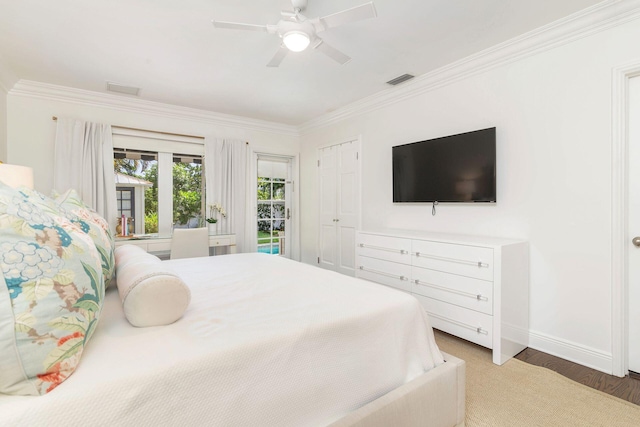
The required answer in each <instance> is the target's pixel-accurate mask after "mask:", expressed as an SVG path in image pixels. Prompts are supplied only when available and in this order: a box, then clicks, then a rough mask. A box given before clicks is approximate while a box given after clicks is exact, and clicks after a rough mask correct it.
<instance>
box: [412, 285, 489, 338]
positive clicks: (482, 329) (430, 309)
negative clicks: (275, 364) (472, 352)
mask: <svg viewBox="0 0 640 427" xmlns="http://www.w3.org/2000/svg"><path fill="white" fill-rule="evenodd" d="M415 297H416V298H417V299H418V301H420V303H421V304H422V306H423V307H424V309H425V311H426V312H427V313H428V314H429V321H430V322H431V326H432V327H434V328H436V329H440V330H441V331H445V332H447V333H450V334H451V335H455V336H457V337H460V338H463V339H465V340H468V341H471V342H474V343H476V344H478V345H481V346H483V347H487V348H493V317H492V316H489V315H487V314H483V313H479V312H477V311H473V310H468V309H466V308H462V307H458V306H457V305H453V304H449V303H446V302H442V301H438V300H435V299H431V298H427V297H424V296H422V295H415Z"/></svg>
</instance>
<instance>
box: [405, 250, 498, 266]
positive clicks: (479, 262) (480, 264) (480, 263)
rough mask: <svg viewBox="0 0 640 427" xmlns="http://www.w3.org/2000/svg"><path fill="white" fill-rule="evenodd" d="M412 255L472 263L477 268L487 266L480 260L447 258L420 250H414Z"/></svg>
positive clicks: (459, 262)
mask: <svg viewBox="0 0 640 427" xmlns="http://www.w3.org/2000/svg"><path fill="white" fill-rule="evenodd" d="M414 255H415V256H416V257H418V258H420V257H423V258H431V259H437V260H439V261H449V262H457V263H458V264H467V265H474V266H477V267H478V268H489V264H488V263H486V262H482V261H477V262H476V261H467V260H466V259H456V258H447V257H443V256H436V255H425V254H423V253H420V252H416V253H415V254H414Z"/></svg>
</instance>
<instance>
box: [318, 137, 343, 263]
mask: <svg viewBox="0 0 640 427" xmlns="http://www.w3.org/2000/svg"><path fill="white" fill-rule="evenodd" d="M337 152H338V149H337V147H336V146H332V147H327V148H323V149H322V150H320V156H319V157H320V158H319V162H320V163H319V165H318V168H319V172H318V173H319V174H320V177H319V181H320V183H319V186H320V230H319V231H320V236H319V240H320V242H319V243H320V254H319V259H318V264H319V265H320V267H322V268H326V269H329V270H335V269H336V260H337V253H336V252H337V248H336V221H335V220H336V205H337V198H336V183H337V179H336V175H337V168H336V165H337V163H338V161H337V160H338V159H337V155H336V153H337Z"/></svg>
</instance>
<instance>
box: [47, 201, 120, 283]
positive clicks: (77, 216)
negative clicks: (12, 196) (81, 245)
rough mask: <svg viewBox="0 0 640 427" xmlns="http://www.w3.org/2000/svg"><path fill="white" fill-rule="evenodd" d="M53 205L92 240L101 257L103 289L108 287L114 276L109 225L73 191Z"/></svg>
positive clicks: (112, 240) (112, 249)
mask: <svg viewBox="0 0 640 427" xmlns="http://www.w3.org/2000/svg"><path fill="white" fill-rule="evenodd" d="M40 196H41V197H44V196H42V195H40ZM55 203H56V204H57V205H58V208H59V209H61V210H62V212H64V216H66V217H67V218H68V219H70V220H71V222H73V223H75V224H78V225H79V226H80V228H81V229H82V231H84V232H85V233H87V234H88V235H89V236H91V238H92V239H93V242H94V243H95V245H96V248H97V249H98V252H99V253H100V256H101V257H102V274H103V275H104V283H105V287H109V284H110V283H111V279H112V278H113V277H114V274H115V260H114V255H113V251H114V249H115V241H114V239H113V234H112V233H111V230H110V229H109V224H107V221H106V220H105V219H104V218H102V217H101V216H100V214H98V213H97V212H96V211H94V210H93V209H91V208H90V207H89V206H87V205H85V204H84V202H83V201H82V199H81V198H80V196H79V195H78V193H77V192H76V191H75V190H67V191H66V192H65V193H64V194H62V195H60V196H58V197H56V200H55Z"/></svg>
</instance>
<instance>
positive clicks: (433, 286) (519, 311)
mask: <svg viewBox="0 0 640 427" xmlns="http://www.w3.org/2000/svg"><path fill="white" fill-rule="evenodd" d="M356 253H357V261H356V267H357V268H356V275H357V277H360V278H363V279H367V280H371V281H374V282H377V283H382V284H384V285H387V286H391V287H393V288H396V289H400V290H402V291H404V292H408V293H410V294H412V295H414V296H415V297H416V298H417V299H418V300H419V301H420V302H421V303H422V306H423V307H424V308H425V310H426V311H427V313H428V314H429V319H430V321H431V325H432V326H433V327H434V328H436V329H440V330H442V331H445V332H448V333H450V334H452V335H456V336H458V337H460V338H464V339H466V340H469V341H471V342H474V343H476V344H479V345H481V346H484V347H488V348H490V349H492V350H493V363H495V364H498V365H501V364H503V363H504V362H506V361H507V360H508V359H510V358H511V357H513V356H514V355H516V354H517V353H519V352H520V351H522V350H524V349H525V348H526V347H527V345H528V340H529V244H528V243H527V242H525V241H520V240H512V239H501V238H493V237H478V236H464V235H455V234H438V233H428V232H418V231H416V232H414V231H410V230H384V231H360V232H358V235H357V238H356Z"/></svg>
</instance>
